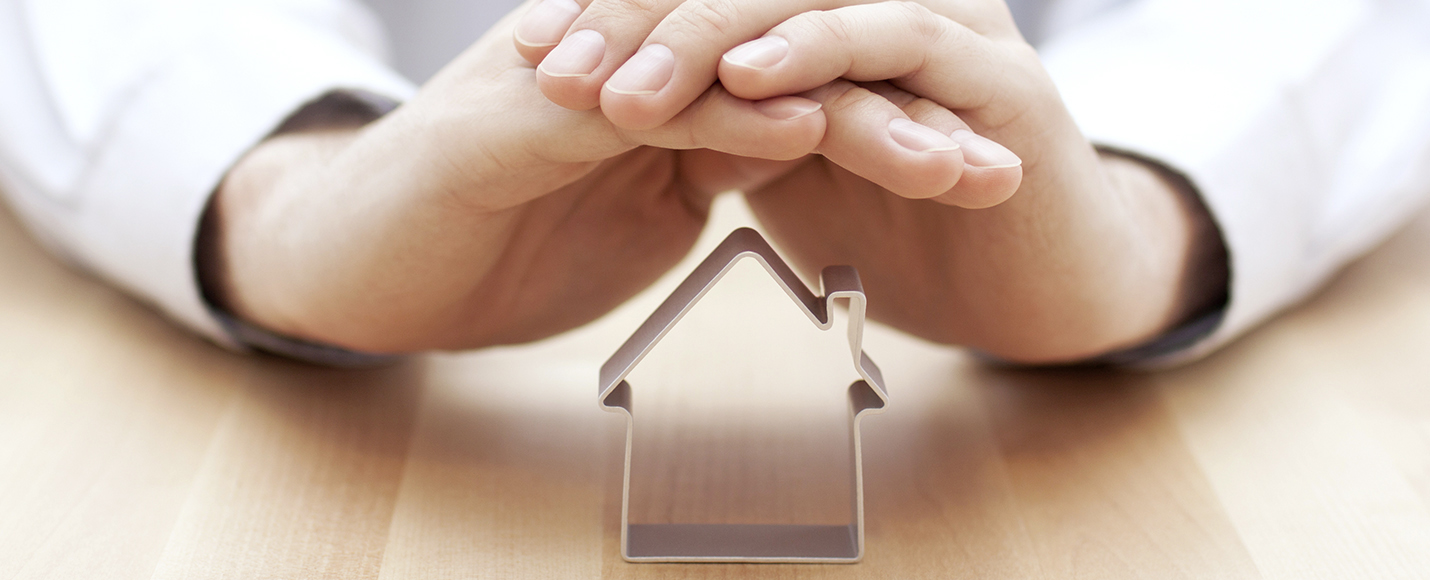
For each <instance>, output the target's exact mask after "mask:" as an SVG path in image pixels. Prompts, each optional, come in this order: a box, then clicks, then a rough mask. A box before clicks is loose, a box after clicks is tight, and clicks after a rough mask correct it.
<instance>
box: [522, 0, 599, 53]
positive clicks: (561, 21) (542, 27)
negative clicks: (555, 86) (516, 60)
mask: <svg viewBox="0 0 1430 580" xmlns="http://www.w3.org/2000/svg"><path fill="white" fill-rule="evenodd" d="M587 1H589V0H587ZM583 9H584V8H583V7H582V6H581V5H580V4H577V3H576V1H575V0H540V1H539V2H536V3H534V4H532V5H531V6H529V7H528V8H527V10H526V13H525V14H523V15H522V17H521V20H520V21H518V22H517V25H516V29H515V30H513V31H512V35H511V37H512V42H513V43H515V44H516V52H517V53H518V54H520V55H521V57H522V58H524V59H526V61H527V62H529V63H531V64H532V65H533V66H535V65H539V64H541V61H542V59H544V58H546V55H547V54H549V53H550V52H551V49H553V48H556V45H557V44H559V43H560V42H561V39H562V38H565V37H566V31H567V30H570V28H571V25H572V24H573V23H575V22H576V18H577V17H578V16H580V15H581V11H582V10H583Z"/></svg>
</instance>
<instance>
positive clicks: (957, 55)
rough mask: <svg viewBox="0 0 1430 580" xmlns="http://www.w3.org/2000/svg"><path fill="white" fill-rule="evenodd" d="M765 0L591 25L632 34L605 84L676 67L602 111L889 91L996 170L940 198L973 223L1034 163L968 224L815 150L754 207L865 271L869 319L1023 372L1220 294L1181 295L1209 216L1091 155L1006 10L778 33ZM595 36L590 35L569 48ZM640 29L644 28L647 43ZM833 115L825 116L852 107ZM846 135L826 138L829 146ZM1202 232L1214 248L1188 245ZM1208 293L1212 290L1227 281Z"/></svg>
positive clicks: (798, 259) (883, 8) (807, 251)
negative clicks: (703, 99) (707, 85)
mask: <svg viewBox="0 0 1430 580" xmlns="http://www.w3.org/2000/svg"><path fill="white" fill-rule="evenodd" d="M611 4H612V5H615V4H617V3H614V2H612V3H611ZM769 4H774V3H760V2H755V1H753V0H752V1H747V2H738V1H722V2H716V1H714V0H691V1H689V2H685V3H682V4H679V5H678V6H676V7H675V8H673V9H672V10H671V11H670V13H669V14H668V15H665V16H664V18H659V19H658V21H657V22H656V24H653V25H652V24H647V25H645V26H640V25H638V24H639V23H640V22H642V21H643V20H642V19H644V21H649V20H651V18H650V17H649V16H647V15H644V14H627V15H625V19H624V20H621V21H620V23H621V24H620V25H617V24H616V23H613V20H614V19H615V18H616V17H614V16H610V15H606V14H604V13H603V14H601V15H600V17H599V18H596V17H591V18H589V19H588V20H589V21H590V22H592V23H594V24H593V25H598V26H602V27H604V29H605V30H611V31H615V30H620V31H624V32H623V33H622V34H620V35H617V36H614V37H611V39H610V40H609V41H608V42H609V46H610V47H615V48H612V49H611V50H617V51H618V52H617V53H616V56H615V59H616V61H617V62H615V63H614V64H610V65H608V64H606V63H605V62H604V61H603V63H602V64H601V65H600V67H598V68H597V69H596V72H593V73H592V75H593V76H596V75H599V74H600V73H601V71H603V70H607V69H610V70H616V71H625V70H627V69H626V67H631V68H630V70H633V71H640V70H646V71H656V72H660V70H661V69H660V68H659V67H655V66H653V65H650V64H642V63H641V61H640V60H639V59H640V57H637V58H636V59H632V60H630V61H625V62H622V61H621V59H622V58H623V56H622V55H624V54H626V52H627V51H630V52H633V51H634V49H633V48H632V47H635V46H640V45H641V44H642V43H644V45H645V46H646V48H645V49H643V51H642V54H644V53H661V54H663V52H662V51H660V49H651V48H650V47H651V46H654V45H656V44H660V45H663V46H667V47H668V48H669V51H670V58H669V60H670V61H671V63H672V64H670V65H669V67H668V68H669V69H670V70H671V71H672V72H670V73H669V74H668V75H666V74H663V73H662V74H654V73H648V74H644V75H638V74H635V73H634V72H633V73H631V74H630V75H625V74H624V73H623V72H615V73H614V74H613V75H612V76H610V80H609V81H607V82H605V84H604V88H602V89H601V90H600V93H599V96H598V97H597V98H598V100H599V103H600V104H601V107H602V110H603V111H604V112H605V113H606V115H607V116H608V117H610V118H611V119H612V120H613V122H615V123H616V124H617V125H622V124H623V123H625V124H634V123H636V122H637V121H639V120H640V119H641V118H643V117H642V116H643V115H652V117H650V119H652V122H653V121H658V120H659V119H661V118H662V117H663V116H664V115H665V114H666V113H667V112H669V111H678V110H680V107H681V106H682V103H684V102H685V100H686V99H687V97H686V95H687V94H688V93H689V92H690V91H691V90H692V88H691V87H697V86H700V83H701V82H702V81H703V80H704V79H705V78H706V77H707V76H708V71H711V70H715V71H717V74H718V77H719V80H720V82H721V84H722V85H723V86H724V87H725V88H726V89H727V90H729V91H730V92H731V93H732V94H734V95H736V96H739V97H743V98H747V99H760V98H768V97H771V96H774V95H792V94H800V95H803V96H806V97H810V98H813V99H815V100H821V95H822V94H823V93H824V92H827V91H829V90H830V89H829V88H828V87H830V86H831V85H829V83H831V82H833V83H835V85H833V86H835V87H838V86H839V80H838V79H847V80H848V81H858V82H872V81H880V80H887V81H888V85H884V86H882V87H880V86H879V85H873V88H874V90H877V91H880V92H881V93H883V94H885V95H887V96H888V98H889V99H891V100H892V101H893V102H895V103H901V104H904V105H905V108H908V105H909V104H911V103H915V102H917V100H918V98H920V97H921V98H923V99H927V100H928V101H930V102H931V103H932V105H933V106H928V107H918V109H920V110H923V111H925V112H924V113H922V114H914V115H911V116H913V117H914V119H913V120H914V121H916V122H918V123H920V124H922V125H925V126H929V127H933V128H935V129H937V130H939V131H940V132H943V133H944V134H951V135H953V136H955V137H956V138H958V139H960V140H961V143H962V145H963V154H964V158H965V161H966V162H967V166H965V167H964V168H963V171H964V174H965V175H968V176H969V177H970V178H977V177H978V169H979V168H982V169H988V170H991V171H992V172H993V173H991V174H990V177H989V179H988V181H986V182H984V183H983V184H979V182H978V181H977V180H975V181H974V182H972V183H970V182H969V181H958V182H956V183H955V185H954V186H953V187H952V188H951V189H950V190H949V193H948V194H942V193H941V194H937V196H936V197H937V198H938V200H939V201H944V202H952V203H955V204H959V205H964V206H966V207H981V206H986V205H992V204H994V203H996V202H998V201H1001V200H1000V197H999V195H998V194H999V193H1000V192H999V191H998V184H999V183H1007V181H1011V180H1006V178H1002V177H999V175H1000V173H998V172H999V171H1006V170H1008V169H1012V168H1011V167H1008V165H1010V162H1012V161H1014V160H1015V159H1021V161H1022V165H1021V169H1022V175H1021V177H1022V179H1021V183H1017V194H1016V195H1013V196H1012V198H1011V199H1009V200H1008V201H1006V202H1005V203H1002V204H1000V205H997V206H996V207H991V208H989V209H983V210H978V211H969V210H967V209H962V208H958V207H947V206H942V205H937V204H931V203H928V202H921V201H916V200H911V199H907V198H908V197H917V196H912V195H907V192H900V191H898V190H897V189H894V188H887V187H886V185H887V184H886V183H884V182H885V181H888V179H889V178H888V176H881V175H878V174H877V172H869V171H867V170H862V171H861V168H860V167H859V165H857V164H856V163H855V162H854V161H852V160H850V159H848V158H847V156H846V157H844V158H843V159H841V158H840V157H839V156H838V155H837V154H836V152H837V151H838V149H837V148H835V147H830V146H827V144H821V149H820V151H821V152H827V155H826V158H824V159H820V158H816V159H813V160H810V161H808V162H806V163H805V164H804V165H802V166H801V167H800V168H799V169H798V170H796V171H794V172H793V173H790V174H787V175H785V176H784V177H782V178H781V179H778V180H776V181H774V182H772V183H771V184H769V185H768V186H765V187H757V188H754V189H753V190H751V191H750V192H749V199H750V203H751V205H752V207H754V209H755V210H756V212H757V215H758V216H759V217H760V219H761V221H762V222H763V223H764V224H765V225H766V226H767V228H768V229H769V231H770V232H771V233H772V234H773V235H774V236H775V237H776V239H777V241H778V242H779V243H780V244H781V245H782V247H783V248H784V249H785V251H786V252H787V253H789V254H790V255H791V257H792V258H793V261H794V262H795V263H796V264H798V265H800V266H802V267H803V268H804V269H806V271H810V270H812V269H814V268H817V267H819V266H822V265H826V264H834V263H843V264H852V265H854V266H856V267H858V268H859V269H860V272H861V274H862V277H863V279H864V283H865V287H866V290H867V291H868V292H869V295H870V314H871V315H872V316H874V317H876V318H878V319H881V320H884V321H886V322H888V323H890V324H893V325H895V326H897V327H900V328H903V329H905V330H907V331H910V332H912V333H914V334H917V335H919V336H923V337H925V338H929V339H932V340H936V341H939V342H946V343H957V344H965V345H971V346H974V347H976V348H979V349H981V350H984V351H987V352H990V353H992V354H994V355H997V356H1000V357H1003V358H1006V359H1010V360H1016V361H1025V362H1061V361H1069V360H1077V359H1081V358H1086V357H1089V356H1093V355H1096V354H1099V353H1102V352H1107V351H1110V350H1115V349H1118V348H1123V347H1127V346H1131V345H1135V344H1138V343H1140V342H1142V341H1145V340H1147V339H1150V338H1151V337H1153V336H1156V335H1157V334H1159V333H1161V332H1163V331H1165V330H1166V329H1167V328H1168V327H1169V326H1170V325H1172V324H1175V323H1177V322H1178V321H1180V320H1181V319H1183V318H1184V317H1185V316H1186V315H1187V314H1188V313H1189V312H1191V311H1193V310H1195V308H1196V307H1197V306H1199V305H1200V304H1201V303H1202V302H1204V301H1202V300H1200V298H1201V296H1202V295H1205V294H1207V292H1201V293H1200V294H1199V293H1198V292H1191V293H1188V292H1183V291H1182V287H1183V285H1184V279H1186V278H1187V277H1188V274H1187V264H1188V263H1189V257H1191V256H1194V255H1199V254H1203V253H1206V248H1207V247H1208V246H1209V245H1211V246H1215V244H1216V240H1215V232H1214V230H1212V229H1211V228H1199V227H1197V226H1198V224H1203V223H1205V222H1206V220H1207V218H1206V216H1205V214H1204V213H1203V212H1202V211H1201V210H1200V209H1199V206H1197V205H1196V204H1195V203H1194V202H1192V201H1190V200H1189V196H1186V195H1183V194H1182V192H1179V191H1178V189H1177V187H1176V186H1175V184H1174V183H1173V182H1172V181H1169V180H1166V179H1163V178H1162V177H1161V176H1160V175H1159V174H1158V173H1156V172H1154V171H1152V170H1151V169H1149V168H1148V166H1145V165H1143V164H1140V163H1137V162H1130V161H1126V160H1123V159H1120V158H1115V157H1112V158H1104V157H1102V156H1099V155H1098V153H1097V152H1095V151H1094V150H1093V148H1092V147H1091V146H1090V145H1089V144H1088V143H1087V141H1086V139H1085V138H1084V137H1083V136H1082V134H1081V133H1080V132H1079V131H1078V129H1077V127H1076V125H1075V124H1074V123H1073V121H1072V119H1071V117H1070V115H1069V114H1068V113H1067V111H1066V109H1065V108H1064V107H1063V105H1062V103H1061V100H1060V98H1059V97H1058V94H1057V91H1056V88H1055V87H1054V86H1053V84H1052V82H1051V80H1050V79H1049V78H1048V76H1047V75H1046V73H1045V72H1044V71H1043V69H1042V66H1041V64H1040V63H1039V61H1038V59H1037V55H1036V53H1035V52H1034V51H1033V50H1032V49H1031V47H1029V46H1028V45H1027V44H1026V43H1025V42H1024V41H1023V40H1022V39H1021V37H1020V36H1019V35H1018V32H1017V30H1016V28H1015V26H1014V24H1013V22H1012V19H1011V17H1010V16H1009V15H1008V13H1007V10H1006V7H1004V6H1003V5H1002V3H1000V2H992V1H987V0H984V1H973V2H955V1H936V0H929V1H928V2H926V4H927V5H928V6H929V7H931V8H932V10H931V9H929V8H926V7H925V6H924V5H923V4H915V3H908V2H882V3H876V4H863V5H853V6H843V7H839V6H834V7H833V9H830V10H825V11H819V12H801V13H799V14H797V15H794V16H793V17H789V18H785V19H783V20H780V21H776V22H768V20H769V19H770V16H771V15H770V13H771V11H772V10H776V7H773V6H770V5H769ZM778 4H779V8H788V4H802V3H778ZM826 4H828V3H826ZM598 6H604V3H603V2H602V1H601V0H596V2H595V3H593V4H592V5H591V7H589V8H587V12H588V13H589V12H591V11H592V10H593V9H595V8H597V7H598ZM820 7H826V8H827V7H829V6H820ZM804 8H807V7H804V6H800V7H798V8H796V9H799V10H803V9H804ZM787 11H788V10H786V12H787ZM781 16H782V14H780V15H776V16H774V18H776V19H778V18H780V17H781ZM692 22H707V23H716V24H721V25H722V26H707V27H706V30H707V32H706V33H705V34H700V35H696V36H695V40H693V41H690V42H684V41H680V40H679V39H678V37H681V35H679V34H674V33H673V32H671V31H676V32H679V31H685V32H686V34H685V36H686V37H689V36H690V32H689V31H690V30H693V29H698V27H692V26H690V25H689V23H692ZM582 25H583V22H582V21H577V22H576V23H575V24H574V25H573V26H572V27H571V28H572V31H573V33H572V34H573V35H574V34H575V33H576V32H577V31H579V30H580V29H581V27H582ZM643 30H650V32H649V35H648V36H647V37H646V38H643V39H641V38H639V35H640V34H641V33H642V31H643ZM751 30H756V31H758V32H754V33H753V34H751V33H750V31H751ZM626 34H629V35H633V36H635V37H637V40H635V41H634V42H632V41H630V40H628V39H627V38H626V36H625V35H626ZM608 36H609V35H608ZM568 38H569V36H568ZM746 41H749V43H747V44H746ZM560 50H561V49H560V48H558V49H557V52H559V51H560ZM557 52H553V54H557ZM711 55H717V56H715V57H712V56H711ZM718 55H723V58H720V57H719V56H718ZM648 62H649V61H648ZM632 63H635V64H637V65H641V66H633V64H632ZM543 66H545V65H543ZM623 77H624V79H623ZM667 78H668V79H669V80H666V79H667ZM628 79H645V80H646V81H647V84H646V85H644V86H647V87H659V88H655V89H654V92H645V93H642V92H640V91H632V90H612V85H617V86H616V88H617V89H621V88H622V86H625V87H626V88H636V84H631V85H629V86H627V85H624V83H625V80H628ZM652 79H653V80H652ZM553 81H561V79H560V78H556V79H553V80H552V81H548V80H547V79H545V78H543V85H542V88H543V92H544V93H545V94H547V95H548V96H549V97H553V98H556V99H558V100H559V101H560V102H563V104H566V105H582V104H588V103H583V102H580V101H579V100H578V99H579V98H581V97H583V93H582V91H585V90H589V88H590V87H586V86H576V87H574V88H573V87H570V86H563V85H560V84H553ZM618 81H620V82H618ZM593 82H594V81H593ZM662 82H664V84H663V85H662V84H661V83H662ZM835 90H838V89H835ZM589 96H590V95H589V94H585V95H584V97H589ZM824 102H825V105H826V107H825V109H826V111H828V112H831V113H833V112H836V111H839V110H840V108H839V107H838V106H836V105H834V104H832V103H831V102H830V101H828V100H824ZM948 111H952V112H953V113H956V114H950V113H948ZM628 113H629V114H628ZM637 126H638V124H637ZM838 135H839V131H838V130H837V127H835V125H833V124H831V125H830V129H829V130H827V131H826V135H825V138H826V139H829V138H831V137H834V136H838ZM845 142H846V143H855V142H858V141H857V140H856V139H849V140H846V141H845ZM996 143H1001V144H1002V145H1001V146H1000V145H997V144H996ZM1005 146H1006V148H1005ZM1009 150H1011V151H1012V152H1016V155H1015V156H1014V155H1010V154H1009ZM831 162H834V163H831ZM1000 180H1003V181H1000ZM990 183H991V185H990ZM889 189H894V191H893V193H904V194H905V195H904V196H903V197H901V196H897V195H890V191H888V190H889ZM1199 231H1206V232H1210V233H1211V235H1210V236H1206V235H1202V236H1197V235H1194V234H1195V233H1196V232H1199ZM1209 238H1210V239H1209ZM1208 278H1211V277H1208ZM1210 282H1211V284H1210V286H1213V287H1214V286H1215V285H1216V284H1217V283H1223V284H1224V278H1223V279H1222V280H1220V281H1219V282H1218V281H1217V280H1215V279H1211V280H1210Z"/></svg>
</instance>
